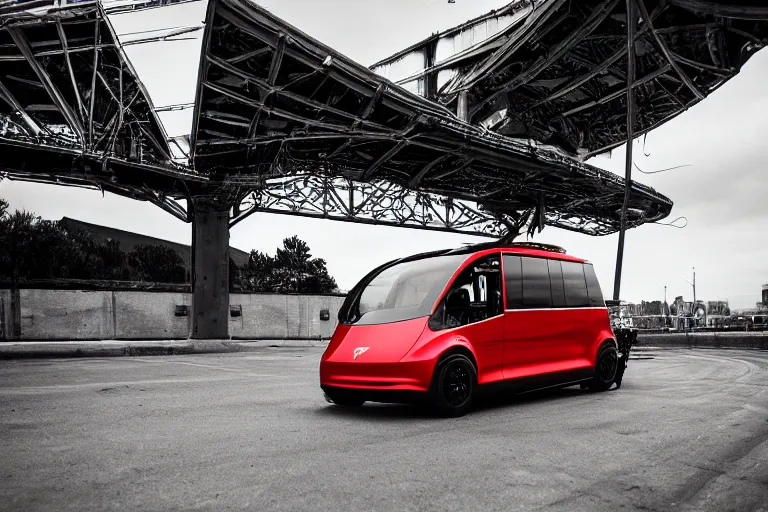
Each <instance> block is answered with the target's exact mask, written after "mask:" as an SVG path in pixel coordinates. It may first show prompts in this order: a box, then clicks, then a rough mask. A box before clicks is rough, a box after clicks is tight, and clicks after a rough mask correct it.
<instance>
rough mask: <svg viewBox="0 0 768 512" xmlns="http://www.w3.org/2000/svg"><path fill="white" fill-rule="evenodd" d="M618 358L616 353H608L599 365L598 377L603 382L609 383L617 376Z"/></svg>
mask: <svg viewBox="0 0 768 512" xmlns="http://www.w3.org/2000/svg"><path fill="white" fill-rule="evenodd" d="M618 361H619V359H618V357H617V356H616V353H615V352H614V351H612V350H611V351H608V352H605V353H604V354H603V356H602V357H601V358H600V363H599V364H598V375H599V376H600V379H601V380H602V381H603V382H608V381H610V380H611V379H613V378H614V377H615V376H616V369H617V368H618Z"/></svg>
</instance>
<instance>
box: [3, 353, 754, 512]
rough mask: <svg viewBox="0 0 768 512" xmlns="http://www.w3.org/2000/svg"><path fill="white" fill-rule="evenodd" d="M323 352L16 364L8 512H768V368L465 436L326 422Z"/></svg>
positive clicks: (664, 384) (577, 398) (653, 378)
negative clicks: (321, 370) (320, 372)
mask: <svg viewBox="0 0 768 512" xmlns="http://www.w3.org/2000/svg"><path fill="white" fill-rule="evenodd" d="M321 353H322V349H321V348H264V349H263V350H261V351H256V352H247V353H235V354H208V355H183V356H157V357H121V358H101V359H82V358H81V359H53V360H9V361H0V510H19V511H36V510H41V511H49V510H73V511H91V510H93V511H108V510H120V511H132V510H136V511H139V510H141V511H149V510H212V511H214V510H215V511H223V510H255V511H269V510H279V511H293V510H297V511H299V510H301V511H304V510H307V511H309V510H311V511H337V510H339V511H342V510H343V511H347V510H348V511H356V512H357V511H367V510H397V511H401V510H402V511H410V510H443V511H451V510H483V511H488V510H499V511H501V510H504V511H507V510H526V511H528V510H538V509H541V510H563V511H580V510H584V511H600V510H606V511H616V510H652V511H655V510H658V511H667V510H738V511H749V510H753V511H757V510H763V511H768V353H766V352H758V351H753V352H748V351H714V350H693V351H692V350H681V351H674V350H665V351H660V352H659V353H657V354H648V353H646V354H645V358H643V359H638V360H633V361H631V362H630V366H629V368H628V370H627V373H626V374H625V377H624V382H623V386H622V388H621V389H620V390H618V391H609V392H606V393H589V392H586V391H581V390H579V389H573V388H570V389H566V390H561V391H557V392H548V393H543V394H541V393H540V394H536V395H533V396H528V397H523V398H520V397H518V398H511V399H510V398H501V399H498V400H494V401H491V402H490V403H486V404H482V405H481V406H480V407H479V408H478V409H477V410H475V411H474V412H472V413H470V414H469V415H468V416H465V417H463V418H458V419H435V418H432V417H430V416H429V415H428V414H427V413H426V412H425V411H424V410H422V409H421V408H419V407H407V406H392V405H374V404H366V405H365V406H364V407H362V408H361V409H359V410H345V409H342V408H339V407H336V406H332V405H330V404H327V403H326V402H325V401H324V400H323V398H322V394H321V392H320V389H319V386H318V362H319V358H320V354H321Z"/></svg>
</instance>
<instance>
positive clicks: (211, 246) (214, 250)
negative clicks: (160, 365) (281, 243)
mask: <svg viewBox="0 0 768 512" xmlns="http://www.w3.org/2000/svg"><path fill="white" fill-rule="evenodd" d="M193 212H194V218H193V220H192V276H191V277H192V279H191V284H192V338H194V339H228V338H229V210H228V209H224V210H222V209H221V208H216V207H215V206H212V205H210V204H208V203H206V202H203V201H195V203H194V208H193Z"/></svg>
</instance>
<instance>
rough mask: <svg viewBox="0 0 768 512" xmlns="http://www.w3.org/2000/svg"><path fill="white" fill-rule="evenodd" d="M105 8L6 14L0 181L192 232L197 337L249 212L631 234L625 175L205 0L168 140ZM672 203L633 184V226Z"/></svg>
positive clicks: (218, 306)
mask: <svg viewBox="0 0 768 512" xmlns="http://www.w3.org/2000/svg"><path fill="white" fill-rule="evenodd" d="M158 2H159V3H160V4H162V3H165V2H164V1H163V0H157V1H155V2H150V5H152V4H157V3H158ZM37 3H39V2H37ZM561 3H562V2H561ZM104 5H105V4H102V3H98V2H83V3H78V4H75V5H74V6H72V7H66V8H57V9H49V10H45V9H43V8H40V7H38V8H37V9H38V10H37V11H36V12H34V13H29V12H22V11H21V10H20V8H14V7H13V6H12V7H11V8H8V7H7V6H5V7H3V8H2V9H0V178H2V177H5V178H8V179H16V180H26V181H33V182H41V183H51V184H59V185H67V186H79V187H90V188H96V189H100V190H102V191H108V192H112V193H116V194H120V195H124V196H127V197H132V198H135V199H138V200H145V201H151V202H152V203H154V204H156V205H158V206H160V207H161V208H163V209H164V210H165V211H167V212H169V213H171V214H173V215H174V216H176V217H178V218H179V219H182V220H184V221H186V222H192V223H193V245H195V249H194V251H193V254H194V255H195V256H194V261H193V267H194V271H193V283H192V287H193V291H194V303H193V304H194V308H195V315H194V319H195V320H194V322H195V323H194V332H195V336H196V337H226V336H227V329H228V325H227V324H228V321H227V311H228V294H227V292H228V282H227V279H228V273H227V272H226V262H227V258H226V251H227V250H228V249H227V248H228V239H229V228H230V227H231V226H232V225H234V224H236V223H237V222H239V221H241V220H242V219H244V218H245V217H247V216H248V215H250V214H252V213H254V212H258V211H264V212H271V213H286V214H292V215H304V216H310V217H318V218H328V219H336V220H345V221H351V222H363V223H370V224H382V225H391V226H403V227H416V228H422V229H437V230H444V231H452V232H460V233H468V234H474V235H481V236H491V237H502V236H506V237H514V236H517V235H519V234H522V233H526V232H527V233H529V234H533V233H534V232H535V230H540V229H542V228H543V227H544V226H545V225H551V226H557V227H561V228H564V229H569V230H573V231H577V232H582V233H586V234H591V235H605V234H610V233H613V232H616V231H618V230H619V228H620V226H621V209H622V203H623V199H624V190H625V186H624V180H622V179H621V178H619V177H617V176H616V175H614V174H612V173H609V172H605V171H602V170H600V169H597V168H595V167H592V166H590V165H587V164H585V163H583V162H582V161H580V160H578V159H575V158H573V157H572V156H569V155H568V154H567V148H566V149H565V150H564V148H563V147H558V145H556V144H552V141H551V140H549V141H545V140H539V141H535V140H532V139H530V138H511V137H508V136H505V135H503V134H499V133H494V132H493V131H490V130H488V128H487V127H486V126H479V125H477V124H472V123H470V122H466V121H465V120H462V119H460V118H459V117H457V115H455V114H454V112H453V111H452V110H450V109H449V108H447V107H446V106H444V105H440V104H439V103H437V102H434V101H431V100H430V99H427V98H424V97H422V96H420V95H418V94H414V93H412V92H409V91H407V90H405V89H403V88H401V87H399V86H397V85H395V84H393V83H392V82H390V81H388V80H386V79H384V78H383V77H381V76H379V75H377V74H376V73H374V72H373V71H371V70H369V69H367V68H365V67H363V66H360V65H358V64H356V63H354V62H352V61H351V60H349V59H347V58H346V57H344V56H343V55H341V54H339V53H338V52H336V51H334V50H333V49H331V48H328V47H326V46H324V45H322V44H321V43H319V42H317V41H315V40H314V39H312V38H311V37H309V36H307V35H306V34H303V33H301V32H300V31H298V30H297V29H295V28H294V27H291V26H290V25H288V24H287V23H285V22H284V21H282V20H280V19H278V18H276V17H274V16H273V15H271V14H270V13H269V12H267V11H265V10H263V9H261V8H260V7H258V6H256V5H255V4H253V3H251V2H249V1H246V0H210V2H209V4H208V12H207V16H206V23H205V28H204V34H203V47H202V53H201V61H200V70H199V75H198V84H197V93H196V99H195V105H194V115H193V128H192V132H191V134H190V136H189V137H188V138H174V139H171V138H169V137H168V136H167V134H165V132H164V130H163V126H162V124H161V123H160V122H159V120H158V116H157V111H158V109H156V108H155V107H154V106H153V104H152V102H151V99H150V97H149V95H148V94H147V92H146V90H145V89H144V87H143V85H142V84H141V81H140V80H139V78H138V77H137V75H136V73H135V72H134V70H133V67H132V66H131V64H130V62H129V61H128V59H127V58H126V56H125V53H124V51H123V49H122V47H121V45H120V44H119V42H118V39H117V37H116V35H115V34H114V32H113V30H112V27H111V24H110V22H109V19H108V18H107V13H106V11H105V8H104ZM574 5H575V3H574ZM579 5H580V4H579ZM122 8H125V7H122ZM41 9H42V10H41ZM539 36H541V34H539ZM448 104H449V103H448ZM449 106H450V104H449ZM610 122H612V123H614V124H615V125H620V124H621V121H620V120H619V119H618V118H617V116H613V117H612V118H611V121H610ZM545 142H548V143H549V144H548V145H547V144H544V143H545ZM671 208H672V202H671V201H670V200H669V199H668V198H666V197H664V196H663V195H661V194H659V193H657V192H655V191H654V190H653V189H651V188H649V187H645V186H643V185H640V184H638V183H635V182H632V183H631V186H630V194H629V210H628V212H629V217H628V223H627V227H630V228H631V227H636V226H639V225H641V224H643V223H647V222H657V221H659V220H661V219H663V218H665V217H666V216H668V215H669V213H670V210H671Z"/></svg>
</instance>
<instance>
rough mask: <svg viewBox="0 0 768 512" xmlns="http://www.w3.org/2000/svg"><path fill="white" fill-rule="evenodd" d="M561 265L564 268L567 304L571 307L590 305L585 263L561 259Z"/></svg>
mask: <svg viewBox="0 0 768 512" xmlns="http://www.w3.org/2000/svg"><path fill="white" fill-rule="evenodd" d="M560 265H561V267H562V269H563V284H564V285H565V305H566V306H567V307H569V308H583V307H589V295H588V294H587V280H586V278H585V277H584V265H582V264H581V263H575V262H572V261H561V262H560Z"/></svg>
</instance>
